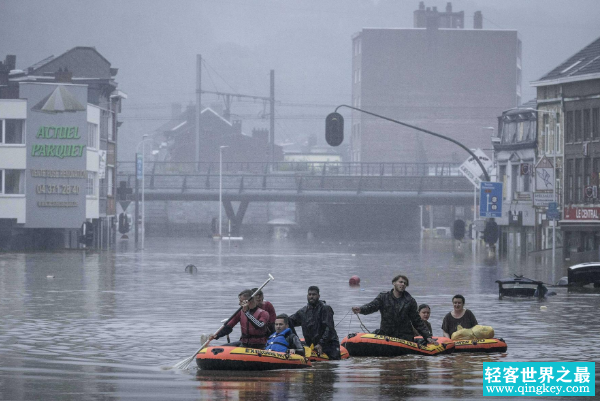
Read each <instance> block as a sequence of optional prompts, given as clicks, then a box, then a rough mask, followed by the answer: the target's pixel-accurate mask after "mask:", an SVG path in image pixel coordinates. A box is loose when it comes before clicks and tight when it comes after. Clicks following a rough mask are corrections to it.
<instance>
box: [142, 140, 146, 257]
mask: <svg viewBox="0 0 600 401" xmlns="http://www.w3.org/2000/svg"><path fill="white" fill-rule="evenodd" d="M145 163H146V138H144V139H142V250H144V239H145V237H146V203H145V201H144V195H145V194H146V172H145V171H144V170H145V167H146V166H145Z"/></svg>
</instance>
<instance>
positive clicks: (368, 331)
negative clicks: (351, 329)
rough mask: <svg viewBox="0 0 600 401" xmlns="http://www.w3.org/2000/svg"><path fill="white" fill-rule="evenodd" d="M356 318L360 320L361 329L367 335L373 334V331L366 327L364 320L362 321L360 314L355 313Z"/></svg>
mask: <svg viewBox="0 0 600 401" xmlns="http://www.w3.org/2000/svg"><path fill="white" fill-rule="evenodd" d="M355 315H356V317H357V318H358V321H359V322H360V328H361V329H363V330H365V331H366V332H367V333H369V334H370V333H371V331H370V330H369V329H367V327H366V326H365V325H364V323H363V322H362V320H360V316H358V313H355Z"/></svg>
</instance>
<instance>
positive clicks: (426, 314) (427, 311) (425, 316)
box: [413, 304, 433, 337]
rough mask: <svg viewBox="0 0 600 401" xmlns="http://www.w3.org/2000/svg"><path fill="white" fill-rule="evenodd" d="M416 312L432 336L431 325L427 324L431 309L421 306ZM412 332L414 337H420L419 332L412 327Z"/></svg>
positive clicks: (424, 305) (427, 306) (425, 305)
mask: <svg viewBox="0 0 600 401" xmlns="http://www.w3.org/2000/svg"><path fill="white" fill-rule="evenodd" d="M418 311H419V316H421V320H422V321H423V323H425V326H427V328H428V329H429V332H430V333H431V335H433V328H432V327H431V323H429V322H428V320H429V316H431V308H430V307H429V305H427V304H421V305H419V309H418ZM413 332H414V333H415V337H418V336H420V334H419V332H418V331H417V329H415V328H414V327H413Z"/></svg>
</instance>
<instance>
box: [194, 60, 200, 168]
mask: <svg viewBox="0 0 600 401" xmlns="http://www.w3.org/2000/svg"><path fill="white" fill-rule="evenodd" d="M201 96H202V55H200V54H197V55H196V152H195V153H194V162H195V163H196V170H199V169H200V132H202V131H201V130H200V128H201V127H200V113H201V112H202V105H201V104H200V102H201Z"/></svg>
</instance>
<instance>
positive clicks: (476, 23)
mask: <svg viewBox="0 0 600 401" xmlns="http://www.w3.org/2000/svg"><path fill="white" fill-rule="evenodd" d="M473 29H483V15H482V14H481V11H475V15H473Z"/></svg>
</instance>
